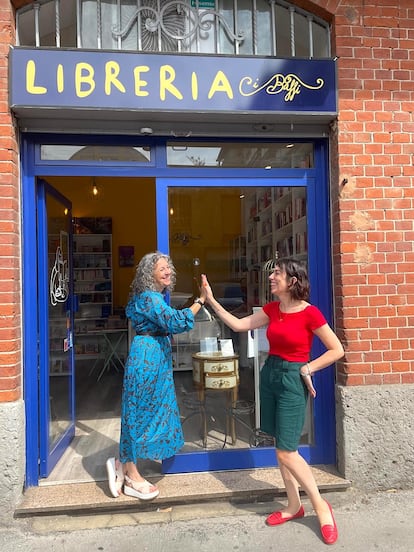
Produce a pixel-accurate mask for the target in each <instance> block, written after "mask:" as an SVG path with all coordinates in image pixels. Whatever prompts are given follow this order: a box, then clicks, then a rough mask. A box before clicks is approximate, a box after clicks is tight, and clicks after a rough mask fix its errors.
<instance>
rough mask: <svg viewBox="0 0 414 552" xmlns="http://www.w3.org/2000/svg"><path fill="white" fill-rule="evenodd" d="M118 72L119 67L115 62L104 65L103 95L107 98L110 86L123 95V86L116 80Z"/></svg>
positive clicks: (109, 93)
mask: <svg viewBox="0 0 414 552" xmlns="http://www.w3.org/2000/svg"><path fill="white" fill-rule="evenodd" d="M119 72H120V67H119V64H118V63H117V62H116V61H108V62H107V63H106V64H105V94H106V95H107V96H110V95H111V89H112V86H115V88H117V89H118V90H119V91H120V92H123V93H124V94H125V92H126V90H125V86H124V85H123V84H122V82H121V81H120V80H119V79H118V75H119Z"/></svg>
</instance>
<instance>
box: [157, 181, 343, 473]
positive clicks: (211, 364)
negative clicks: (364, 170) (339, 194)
mask: <svg viewBox="0 0 414 552" xmlns="http://www.w3.org/2000/svg"><path fill="white" fill-rule="evenodd" d="M313 185H314V182H313V179H310V178H305V179H304V178H300V179H294V178H283V179H257V180H256V179H255V180H250V179H237V180H236V179H220V180H218V179H217V180H214V179H177V180H173V179H168V180H164V179H162V180H157V206H158V236H159V237H158V247H159V249H161V250H162V251H168V252H169V254H170V255H171V257H172V259H173V261H174V264H175V267H176V269H177V283H176V288H175V290H174V292H173V293H172V294H171V297H170V301H171V304H173V306H175V307H178V308H180V307H183V306H186V305H188V304H190V303H191V301H192V298H193V297H194V296H195V295H197V282H198V281H199V280H200V274H201V273H206V274H207V276H208V278H209V281H210V283H211V285H212V288H213V291H214V293H215V296H216V298H217V299H218V301H219V302H220V303H221V304H222V305H223V306H224V307H225V308H226V309H227V310H229V311H231V312H232V313H233V314H234V315H236V316H240V317H243V316H246V315H248V314H250V313H251V312H253V310H254V309H257V308H260V307H261V306H262V305H263V304H265V303H266V302H268V301H271V300H272V297H271V296H270V286H269V280H268V278H269V275H270V273H271V272H272V270H273V266H274V265H273V262H274V259H275V257H284V256H295V257H298V258H301V259H303V260H304V261H305V262H307V263H308V265H313V264H314V263H313V261H312V262H310V257H311V256H312V255H318V254H322V251H320V247H318V248H317V247H316V236H317V235H318V224H317V223H316V222H315V219H316V217H315V212H314V207H313V204H314V202H313V197H314V190H313V189H312V187H313ZM326 223H327V221H324V223H323V224H326ZM323 224H322V226H323ZM161 228H162V229H163V230H162V231H160V229H161ZM166 228H168V232H165V229H166ZM318 238H319V239H318V242H319V244H320V243H321V235H320V234H319V236H318ZM325 253H326V252H325ZM310 272H311V280H312V271H311V270H310ZM325 277H326V279H325V281H328V280H329V274H327V275H325ZM322 289H323V288H322ZM325 290H326V291H325V293H327V294H328V295H329V289H326V288H325ZM319 294H320V289H319V286H315V290H314V293H313V295H312V300H313V302H315V304H320V301H319V299H320V297H319ZM172 344H173V362H174V376H175V382H176V391H177V398H178V403H179V407H180V412H181V419H182V424H183V430H184V437H185V446H184V448H183V449H182V451H181V453H180V454H178V455H176V456H175V457H174V458H173V459H171V460H169V461H167V462H164V469H165V471H167V472H169V471H197V468H196V467H195V466H196V465H198V466H199V469H200V470H202V469H210V470H211V469H226V468H228V469H235V468H240V467H245V468H248V467H261V466H264V465H274V464H275V454H274V448H273V438H272V437H271V436H269V435H266V434H263V433H262V432H261V431H260V429H259V428H260V417H259V416H258V412H259V406H260V398H259V396H258V379H259V375H260V369H261V365H262V364H263V358H264V357H265V355H266V353H267V340H266V338H265V335H264V331H257V332H254V334H252V335H250V334H237V333H234V332H232V331H231V330H230V329H229V328H227V327H226V326H225V325H223V324H222V323H221V321H220V320H219V319H217V318H215V316H214V313H213V312H212V311H210V309H209V308H203V309H201V311H200V313H199V314H198V315H197V317H196V321H195V326H194V328H193V330H191V331H190V332H186V333H185V334H180V335H177V336H173V342H172ZM328 379H329V378H328ZM328 379H326V378H325V380H324V381H323V382H322V383H321V385H327V386H328V388H329V386H330V382H329V381H328ZM331 393H333V389H331ZM327 404H328V403H327ZM316 413H317V416H318V417H319V416H322V417H321V418H320V419H319V420H316V414H315V409H314V408H313V402H310V403H309V408H308V416H307V421H306V424H305V427H304V430H303V435H302V440H301V446H302V447H303V451H301V452H302V453H303V454H304V456H305V457H307V458H308V459H309V458H310V456H312V458H314V459H315V458H316V457H318V458H320V457H321V455H323V453H322V450H323V439H321V438H320V437H321V436H320V435H319V436H317V435H316V433H317V432H318V431H320V430H321V431H322V432H324V431H325V430H324V429H323V428H321V423H322V425H323V422H322V419H323V414H322V411H321V410H320V409H316ZM325 415H326V416H327V414H326V413H325ZM318 443H319V445H318ZM318 446H319V447H320V451H321V454H315V451H316V450H317V448H318ZM200 453H202V454H200Z"/></svg>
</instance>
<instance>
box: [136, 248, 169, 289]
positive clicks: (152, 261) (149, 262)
mask: <svg viewBox="0 0 414 552" xmlns="http://www.w3.org/2000/svg"><path fill="white" fill-rule="evenodd" d="M161 259H165V260H166V261H167V263H168V267H169V268H170V270H171V284H170V285H169V286H167V287H166V288H165V290H164V291H172V290H173V289H174V286H175V275H176V272H175V267H174V264H173V262H172V260H171V257H170V256H169V255H166V254H165V253H161V252H160V251H154V252H153V253H147V254H146V255H144V256H143V257H142V259H141V260H140V261H139V263H138V266H137V268H136V271H135V277H134V279H133V280H132V284H131V295H136V294H137V293H142V292H143V291H148V290H151V291H157V288H156V286H155V280H154V268H155V265H156V264H157V263H158V261H160V260H161Z"/></svg>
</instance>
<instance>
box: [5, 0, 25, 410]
mask: <svg viewBox="0 0 414 552" xmlns="http://www.w3.org/2000/svg"><path fill="white" fill-rule="evenodd" d="M0 33H1V38H0V130H1V132H0V402H7V401H15V400H17V399H19V398H20V397H21V358H20V357H21V343H22V340H21V316H20V306H19V305H20V214H19V174H18V173H19V168H18V155H17V143H16V133H15V128H14V124H13V119H12V117H11V115H10V111H9V108H8V54H9V47H8V45H9V44H14V13H13V10H12V8H11V6H10V2H9V1H5V0H1V1H0Z"/></svg>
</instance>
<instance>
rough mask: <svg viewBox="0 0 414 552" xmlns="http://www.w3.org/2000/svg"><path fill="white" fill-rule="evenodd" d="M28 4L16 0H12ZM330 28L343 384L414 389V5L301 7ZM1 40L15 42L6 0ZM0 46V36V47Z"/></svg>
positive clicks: (346, 0) (9, 327)
mask: <svg viewBox="0 0 414 552" xmlns="http://www.w3.org/2000/svg"><path fill="white" fill-rule="evenodd" d="M26 3H29V2H26V1H25V0H16V1H15V2H14V4H15V5H16V6H17V5H19V6H20V5H23V4H26ZM295 3H296V4H297V5H298V6H301V7H303V8H304V9H307V10H309V11H311V12H313V13H315V14H316V15H318V16H320V17H324V18H325V19H326V20H327V21H330V22H331V23H332V45H333V53H334V54H336V55H337V56H338V62H337V63H338V85H339V117H338V121H337V122H335V124H333V125H332V137H331V190H332V209H333V216H332V221H333V263H334V292H335V298H336V312H335V314H336V329H337V331H338V334H339V335H340V337H341V339H342V340H343V343H344V345H345V348H346V356H345V359H344V362H342V363H341V364H339V366H338V383H341V384H346V385H367V384H389V383H414V368H413V365H414V363H413V360H414V330H413V328H414V253H413V245H412V244H413V241H414V228H413V220H414V205H413V195H414V187H413V185H412V184H413V175H414V143H413V135H414V120H413V111H414V91H413V89H414V86H413V82H414V4H413V1H412V0H314V1H310V0H296V1H295ZM0 18H1V23H2V33H3V34H5V33H6V34H9V38H10V41H11V42H13V22H12V13H11V10H10V2H8V1H5V0H0ZM2 42H3V43H4V42H5V40H2ZM1 47H2V58H1V65H0V71H1V76H2V77H3V78H2V79H1V83H2V85H1V86H2V88H1V92H0V93H1V103H0V109H1V121H2V122H1V125H2V127H3V128H2V134H1V136H2V138H1V139H0V144H1V147H0V163H1V164H2V168H1V170H0V173H1V176H0V179H1V180H0V186H1V187H0V190H1V191H0V194H1V195H0V198H1V209H0V212H1V218H0V225H1V226H0V229H1V231H0V255H1V257H2V264H1V269H0V270H1V273H2V277H1V278H0V281H1V284H0V285H1V288H0V294H1V295H0V296H1V311H2V316H1V319H0V347H1V349H0V354H1V367H0V400H3V401H4V400H15V399H16V398H18V397H19V396H20V393H21V390H20V348H21V338H20V312H19V310H18V305H19V304H20V298H19V291H18V289H19V274H20V263H19V255H18V253H19V234H18V231H19V214H18V179H17V170H18V169H17V155H16V144H15V138H14V129H13V124H12V120H11V118H10V114H9V112H8V109H7V47H6V46H1Z"/></svg>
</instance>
